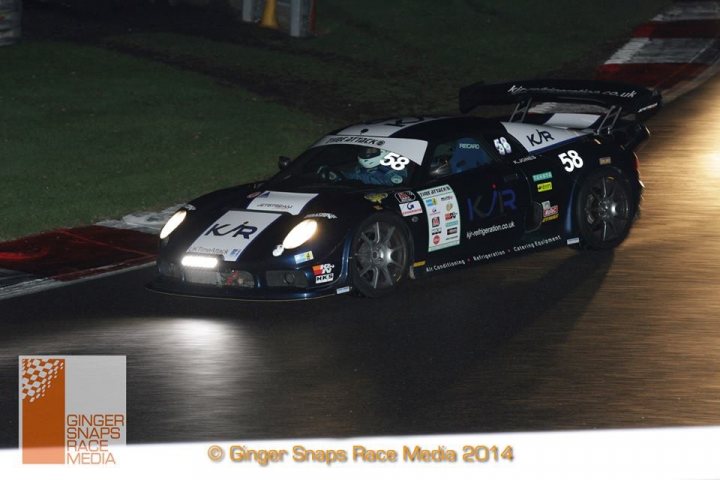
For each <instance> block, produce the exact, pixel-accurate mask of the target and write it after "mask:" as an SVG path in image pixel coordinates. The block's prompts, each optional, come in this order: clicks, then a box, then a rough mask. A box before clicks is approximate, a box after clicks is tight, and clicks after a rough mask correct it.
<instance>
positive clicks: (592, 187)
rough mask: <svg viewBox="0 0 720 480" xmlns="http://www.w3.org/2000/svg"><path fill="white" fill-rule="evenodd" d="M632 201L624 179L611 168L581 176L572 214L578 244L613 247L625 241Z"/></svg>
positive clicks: (589, 246) (588, 246)
mask: <svg viewBox="0 0 720 480" xmlns="http://www.w3.org/2000/svg"><path fill="white" fill-rule="evenodd" d="M635 210H636V206H635V202H634V200H633V195H632V189H631V188H630V183H629V182H628V180H627V178H626V177H625V176H624V175H623V174H622V173H620V172H617V171H615V170H600V171H598V172H595V173H593V174H591V175H590V176H588V178H586V179H585V181H584V182H583V184H582V186H581V187H580V191H579V192H578V197H577V202H576V205H575V214H576V217H575V219H576V222H577V226H578V230H579V233H580V243H581V245H582V246H585V247H587V248H591V249H596V250H606V249H611V248H615V247H617V246H618V245H620V244H621V243H622V241H623V240H625V237H627V234H628V232H629V231H630V227H631V226H632V220H633V218H634V217H635Z"/></svg>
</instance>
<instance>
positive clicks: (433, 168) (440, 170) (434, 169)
mask: <svg viewBox="0 0 720 480" xmlns="http://www.w3.org/2000/svg"><path fill="white" fill-rule="evenodd" d="M452 155H453V147H452V143H443V144H440V145H438V147H437V148H436V149H435V154H434V155H433V158H432V160H431V161H430V176H431V177H443V176H445V175H448V174H450V158H451V157H452Z"/></svg>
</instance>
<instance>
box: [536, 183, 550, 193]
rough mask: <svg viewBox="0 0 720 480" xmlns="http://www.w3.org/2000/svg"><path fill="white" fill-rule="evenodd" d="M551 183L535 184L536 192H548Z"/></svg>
mask: <svg viewBox="0 0 720 480" xmlns="http://www.w3.org/2000/svg"><path fill="white" fill-rule="evenodd" d="M552 188H553V184H552V182H543V183H538V184H537V191H538V192H548V191H550V190H552Z"/></svg>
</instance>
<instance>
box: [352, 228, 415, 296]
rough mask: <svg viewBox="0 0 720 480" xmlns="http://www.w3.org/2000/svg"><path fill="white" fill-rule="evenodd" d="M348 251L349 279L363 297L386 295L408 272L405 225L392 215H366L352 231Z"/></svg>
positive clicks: (408, 256) (408, 259)
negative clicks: (353, 233) (349, 254)
mask: <svg viewBox="0 0 720 480" xmlns="http://www.w3.org/2000/svg"><path fill="white" fill-rule="evenodd" d="M351 254H352V256H351V258H350V279H351V281H352V284H353V287H355V290H356V291H357V292H359V293H360V294H362V295H364V296H366V297H381V296H383V295H387V294H388V293H390V292H392V291H394V290H395V289H396V288H397V285H398V283H399V282H400V281H401V280H402V279H403V278H404V277H405V274H406V273H407V272H408V265H409V261H410V249H409V241H408V237H407V235H406V233H405V226H404V225H403V223H402V222H401V221H400V220H399V219H397V218H396V217H395V216H394V215H390V214H378V215H373V216H371V217H369V218H368V219H367V220H365V221H364V222H363V223H362V224H361V225H360V228H358V229H357V232H356V233H355V237H354V238H353V242H352V247H351Z"/></svg>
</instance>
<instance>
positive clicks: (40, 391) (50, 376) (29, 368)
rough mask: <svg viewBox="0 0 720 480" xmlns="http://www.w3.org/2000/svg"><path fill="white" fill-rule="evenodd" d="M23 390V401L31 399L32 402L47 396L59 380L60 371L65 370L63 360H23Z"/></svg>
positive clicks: (21, 392)
mask: <svg viewBox="0 0 720 480" xmlns="http://www.w3.org/2000/svg"><path fill="white" fill-rule="evenodd" d="M22 363H23V365H22V367H23V373H22V389H21V391H20V394H21V397H22V400H25V398H26V397H27V398H29V399H30V401H31V402H34V401H35V400H38V399H40V398H42V397H44V396H45V394H46V393H47V391H48V390H50V388H52V385H53V380H54V379H55V378H57V376H58V373H59V372H60V370H62V369H64V368H65V362H64V361H62V360H55V359H48V360H41V359H39V358H27V359H23V361H22Z"/></svg>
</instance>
